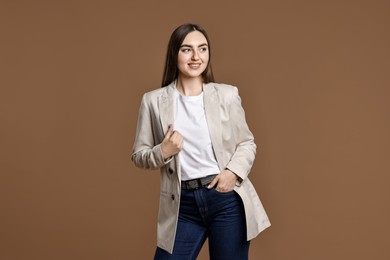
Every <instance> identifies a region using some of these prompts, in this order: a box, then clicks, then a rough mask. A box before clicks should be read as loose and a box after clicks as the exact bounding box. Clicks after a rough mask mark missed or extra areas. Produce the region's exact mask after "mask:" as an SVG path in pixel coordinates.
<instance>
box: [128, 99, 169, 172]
mask: <svg viewBox="0 0 390 260" xmlns="http://www.w3.org/2000/svg"><path fill="white" fill-rule="evenodd" d="M151 107H152V106H151V100H150V99H149V100H148V98H147V96H146V94H144V96H143V97H142V101H141V105H140V109H139V113H138V121H137V128H136V135H135V141H134V145H133V150H132V155H131V160H132V161H133V162H134V164H135V165H136V166H137V167H139V168H143V169H151V170H152V169H157V168H160V167H162V166H164V165H165V164H167V163H168V162H169V161H170V160H165V161H164V158H163V156H162V153H161V144H160V143H158V144H155V138H154V136H155V135H154V133H153V131H154V129H153V119H154V118H153V116H155V113H152V108H151ZM155 121H156V120H155Z"/></svg>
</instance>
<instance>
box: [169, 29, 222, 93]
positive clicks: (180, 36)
mask: <svg viewBox="0 0 390 260" xmlns="http://www.w3.org/2000/svg"><path fill="white" fill-rule="evenodd" d="M193 31H198V32H201V33H202V34H203V35H204V37H205V38H206V40H207V43H208V46H209V62H208V64H207V67H206V69H205V70H204V71H203V73H202V78H203V82H204V83H209V82H212V81H214V75H213V71H212V69H211V62H210V61H211V52H210V49H211V48H210V40H209V37H208V36H207V33H206V31H205V30H204V29H203V28H202V27H201V26H200V25H198V24H192V23H186V24H183V25H180V26H179V27H177V28H176V29H175V30H174V31H173V33H172V35H171V38H170V39H169V43H168V50H167V56H166V59H165V67H164V75H163V80H162V84H161V87H165V86H167V85H168V84H170V83H171V82H172V81H174V80H175V79H177V77H178V75H179V71H178V68H177V56H178V54H179V50H180V47H181V44H182V43H183V41H184V38H185V37H186V36H187V34H189V33H190V32H193Z"/></svg>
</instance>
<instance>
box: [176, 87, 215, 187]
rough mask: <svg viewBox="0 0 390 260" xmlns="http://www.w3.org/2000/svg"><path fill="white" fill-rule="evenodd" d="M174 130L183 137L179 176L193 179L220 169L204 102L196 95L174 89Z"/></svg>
mask: <svg viewBox="0 0 390 260" xmlns="http://www.w3.org/2000/svg"><path fill="white" fill-rule="evenodd" d="M174 100H175V104H174V108H175V114H174V130H176V131H178V132H179V133H180V134H181V135H182V136H183V139H184V142H183V149H182V150H181V151H180V152H179V159H180V165H181V179H182V180H184V181H185V180H192V179H197V178H202V177H205V176H207V175H211V174H218V173H219V172H220V170H219V167H218V163H217V160H216V159H215V156H214V152H213V147H212V145H211V139H210V133H209V130H208V127H207V121H206V114H205V110H204V103H203V92H202V93H201V94H200V95H199V96H183V95H181V94H180V92H179V91H178V90H177V89H175V99H174Z"/></svg>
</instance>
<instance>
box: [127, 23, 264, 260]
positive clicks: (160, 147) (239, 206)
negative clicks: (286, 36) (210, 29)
mask: <svg viewBox="0 0 390 260" xmlns="http://www.w3.org/2000/svg"><path fill="white" fill-rule="evenodd" d="M210 49H211V48H210V40H209V38H208V36H207V34H206V31H205V30H204V29H203V28H202V27H200V26H199V25H196V24H184V25H182V26H180V27H178V28H177V29H176V30H175V31H174V32H173V34H172V36H171V38H170V41H169V44H168V51H167V58H166V64H165V69H164V77H163V82H162V88H159V89H156V90H154V91H151V92H148V93H146V94H145V95H144V96H143V99H142V102H141V107H140V110H139V117H138V124H137V131H136V137H135V142H134V146H133V153H132V160H133V162H134V163H135V165H136V166H138V167H140V168H144V169H157V168H158V169H160V172H161V175H160V178H161V185H160V190H161V191H160V208H159V215H158V229H157V233H158V234H157V237H158V239H157V249H156V254H155V259H180V260H182V259H196V257H197V256H198V254H199V251H200V250H201V248H202V246H203V244H204V242H205V240H206V239H207V238H208V240H209V250H210V258H211V259H240V260H241V259H242V260H244V259H248V252H249V244H250V242H249V241H250V240H251V239H253V238H254V237H256V236H257V235H258V234H259V233H260V232H261V231H263V230H264V229H266V228H267V227H269V226H270V222H269V220H268V217H267V215H266V213H265V211H264V208H263V206H262V204H261V202H260V199H259V197H258V195H257V193H256V191H255V189H254V187H253V185H252V183H251V181H250V180H249V179H248V174H249V172H250V170H251V167H252V165H253V161H254V159H255V154H256V144H255V143H254V137H253V135H252V133H251V131H250V130H249V128H248V125H247V123H246V120H245V113H244V110H243V108H242V106H241V99H240V96H239V95H238V90H237V88H236V87H234V86H230V85H226V84H218V83H214V77H213V73H212V70H211V63H210V57H211V55H210V53H211V52H210Z"/></svg>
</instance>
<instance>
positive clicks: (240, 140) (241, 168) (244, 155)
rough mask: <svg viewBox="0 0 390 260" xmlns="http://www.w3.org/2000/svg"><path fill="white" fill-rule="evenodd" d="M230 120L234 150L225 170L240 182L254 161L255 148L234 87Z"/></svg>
mask: <svg viewBox="0 0 390 260" xmlns="http://www.w3.org/2000/svg"><path fill="white" fill-rule="evenodd" d="M230 118H231V121H232V122H234V123H233V124H232V127H233V133H234V139H235V143H236V150H235V152H234V153H233V155H232V157H231V158H230V161H229V162H228V164H227V166H226V168H228V169H229V170H231V171H233V172H234V173H235V174H237V175H238V176H239V177H240V178H241V180H245V178H246V177H247V176H248V174H249V172H250V170H251V168H252V165H253V162H254V160H255V156H256V148H257V147H256V144H255V142H254V136H253V134H252V132H251V131H250V130H249V127H248V124H247V122H246V120H245V112H244V109H243V107H242V105H241V98H240V96H239V94H238V89H237V88H236V87H234V88H233V94H232V98H231V107H230Z"/></svg>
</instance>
